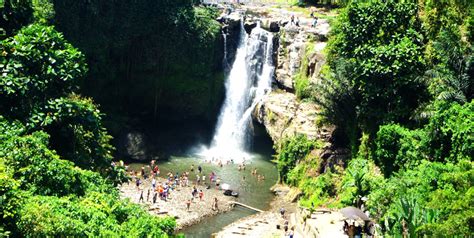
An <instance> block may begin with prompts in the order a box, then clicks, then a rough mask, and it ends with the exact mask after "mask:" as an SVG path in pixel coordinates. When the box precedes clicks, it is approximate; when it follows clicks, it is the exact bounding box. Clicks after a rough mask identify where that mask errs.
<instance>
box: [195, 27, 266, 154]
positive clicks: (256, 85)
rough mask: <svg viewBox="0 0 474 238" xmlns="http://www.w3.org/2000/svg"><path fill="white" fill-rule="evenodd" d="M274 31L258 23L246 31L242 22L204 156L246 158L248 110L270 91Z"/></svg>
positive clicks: (249, 127) (248, 138)
mask: <svg viewBox="0 0 474 238" xmlns="http://www.w3.org/2000/svg"><path fill="white" fill-rule="evenodd" d="M272 51H273V35H272V34H271V33H270V32H267V31H265V30H263V29H262V28H260V25H258V26H257V27H256V28H254V29H253V30H252V33H251V34H250V35H247V34H246V32H245V30H244V29H243V24H242V25H241V35H240V42H239V46H238V48H237V53H236V56H235V61H234V63H233V64H232V67H231V69H230V72H229V74H228V75H227V77H226V82H225V89H226V97H225V100H224V104H223V106H222V108H221V112H220V114H219V117H218V122H217V125H216V130H215V134H214V137H213V140H212V143H211V147H210V148H206V149H204V150H203V151H202V152H201V155H204V156H205V157H207V158H213V159H218V160H221V161H222V160H224V161H227V160H230V159H232V160H234V161H235V162H239V161H241V160H242V159H244V160H245V159H248V158H249V156H250V154H248V153H247V151H248V149H249V144H250V142H251V141H250V138H251V134H252V131H251V129H252V128H251V114H252V110H253V108H254V107H255V105H256V104H257V103H258V102H259V101H260V100H262V99H263V97H264V96H265V95H266V94H267V93H268V92H270V90H271V82H272V78H273V72H274V66H273V61H272Z"/></svg>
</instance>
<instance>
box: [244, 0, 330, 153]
mask: <svg viewBox="0 0 474 238" xmlns="http://www.w3.org/2000/svg"><path fill="white" fill-rule="evenodd" d="M250 11H253V12H254V13H255V14H261V15H262V16H263V17H261V21H262V23H263V26H264V27H268V29H270V28H273V29H274V30H275V29H279V32H278V33H277V34H278V37H277V38H279V47H278V48H276V52H275V54H276V57H275V60H276V62H275V64H276V65H275V66H276V71H275V89H274V90H273V92H271V93H270V94H269V95H268V96H267V97H266V98H265V99H264V100H263V101H262V102H260V103H259V104H258V105H257V106H256V107H255V110H254V113H253V116H254V119H255V120H256V121H258V122H259V123H261V124H263V125H264V126H265V128H266V130H267V132H268V134H269V135H270V137H271V138H272V140H273V142H274V143H275V144H277V143H279V142H280V141H281V139H283V138H285V137H288V136H293V135H295V134H304V135H306V136H307V137H308V138H311V139H322V140H323V141H328V140H329V138H330V136H331V134H332V131H333V128H332V127H321V126H317V120H318V107H317V105H316V104H315V103H313V102H310V101H304V100H300V99H298V98H297V96H296V94H295V78H296V76H297V75H298V74H304V75H305V77H308V78H309V80H310V83H314V82H316V81H317V80H319V73H320V69H321V66H322V65H323V64H324V62H325V57H324V55H323V53H322V51H323V49H324V47H325V46H326V42H325V41H326V40H327V35H328V33H329V22H328V21H327V20H325V19H319V20H318V21H317V24H316V27H312V26H311V24H312V22H311V20H310V19H307V18H304V17H303V16H298V19H299V20H300V22H299V25H300V26H295V25H294V24H291V23H290V22H288V19H290V16H291V15H292V14H294V13H292V12H285V11H277V12H275V11H270V12H267V13H265V14H264V13H263V12H262V11H263V10H262V9H259V8H257V9H250ZM272 24H273V26H272ZM275 24H277V26H275ZM309 42H311V44H313V45H314V46H313V49H312V52H311V53H310V54H308V53H307V50H306V48H307V45H308V44H309ZM303 62H304V63H305V65H303ZM303 66H304V67H303ZM303 71H304V72H303Z"/></svg>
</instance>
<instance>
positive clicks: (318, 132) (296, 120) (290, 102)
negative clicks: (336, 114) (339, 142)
mask: <svg viewBox="0 0 474 238" xmlns="http://www.w3.org/2000/svg"><path fill="white" fill-rule="evenodd" d="M317 112H318V108H317V107H316V104H314V103H309V102H299V101H298V100H297V98H296V96H295V95H294V94H292V93H288V92H282V91H280V92H271V93H270V94H269V95H268V96H267V97H266V98H265V99H264V100H263V101H262V102H260V103H259V104H258V105H257V106H256V107H255V109H254V112H253V116H254V118H255V119H256V120H257V121H258V122H260V123H261V124H263V125H264V126H265V128H266V130H267V132H268V134H269V135H270V137H271V138H272V140H273V141H274V142H275V143H278V142H280V141H281V139H283V138H285V137H289V136H294V135H297V134H303V135H306V136H307V137H308V138H310V139H323V140H325V141H327V140H328V138H329V137H330V135H331V133H332V130H333V128H328V127H323V128H320V127H318V126H317V125H316V118H317Z"/></svg>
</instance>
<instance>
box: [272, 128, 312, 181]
mask: <svg viewBox="0 0 474 238" xmlns="http://www.w3.org/2000/svg"><path fill="white" fill-rule="evenodd" d="M316 146H317V145H316V143H315V142H314V141H312V140H309V139H308V138H307V137H306V136H305V135H301V134H300V135H297V136H295V137H290V138H286V139H284V140H283V141H282V142H280V144H279V147H278V148H277V154H276V156H275V157H276V162H277V167H278V171H279V172H280V177H281V181H282V182H288V173H289V172H290V170H292V169H293V168H294V167H295V166H296V163H297V161H299V160H302V159H304V157H305V156H306V155H308V154H309V152H311V150H313V149H314V148H316Z"/></svg>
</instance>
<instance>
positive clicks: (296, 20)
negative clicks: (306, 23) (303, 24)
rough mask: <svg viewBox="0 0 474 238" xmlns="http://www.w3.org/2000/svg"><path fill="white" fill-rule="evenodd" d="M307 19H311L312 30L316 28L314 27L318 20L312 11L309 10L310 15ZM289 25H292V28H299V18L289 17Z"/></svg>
mask: <svg viewBox="0 0 474 238" xmlns="http://www.w3.org/2000/svg"><path fill="white" fill-rule="evenodd" d="M309 17H310V18H311V19H312V21H311V27H312V28H314V27H316V25H317V24H318V18H317V17H316V15H315V11H314V10H311V13H310V15H309ZM290 25H294V26H296V27H299V26H300V18H299V17H295V15H291V17H290Z"/></svg>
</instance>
